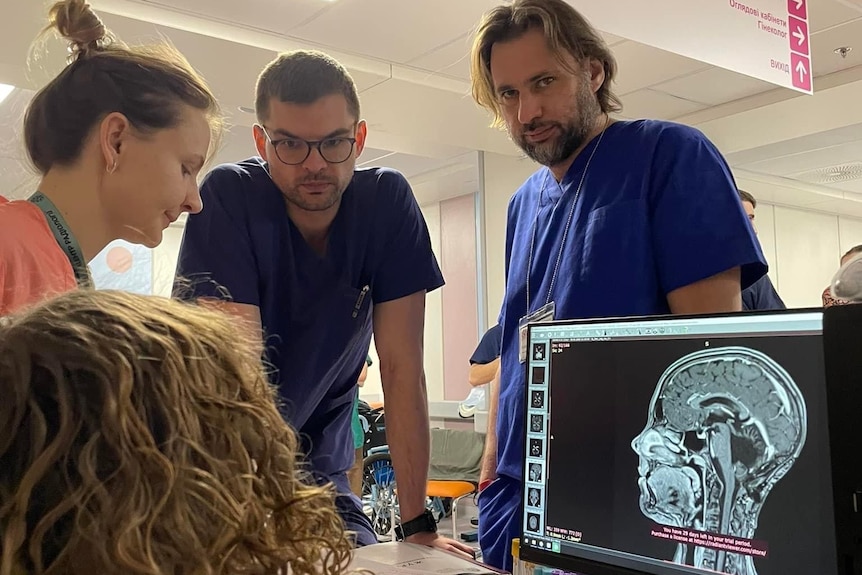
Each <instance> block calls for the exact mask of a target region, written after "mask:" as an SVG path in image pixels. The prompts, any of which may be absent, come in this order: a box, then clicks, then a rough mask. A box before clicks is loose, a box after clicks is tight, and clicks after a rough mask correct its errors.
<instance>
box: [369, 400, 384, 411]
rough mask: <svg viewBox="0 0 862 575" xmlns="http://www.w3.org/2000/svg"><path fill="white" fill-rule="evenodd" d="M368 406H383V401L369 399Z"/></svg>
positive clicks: (373, 407) (375, 407)
mask: <svg viewBox="0 0 862 575" xmlns="http://www.w3.org/2000/svg"><path fill="white" fill-rule="evenodd" d="M368 407H370V408H371V409H378V408H380V407H383V402H382V401H369V402H368Z"/></svg>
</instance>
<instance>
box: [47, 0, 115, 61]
mask: <svg viewBox="0 0 862 575" xmlns="http://www.w3.org/2000/svg"><path fill="white" fill-rule="evenodd" d="M48 21H49V24H48V27H49V28H55V29H56V30H57V32H59V33H60V35H61V36H63V38H66V39H67V40H69V43H70V46H69V47H70V50H71V51H72V54H73V56H74V55H78V56H81V55H83V54H86V53H87V52H89V51H90V50H97V49H99V48H100V47H101V44H102V43H103V42H104V41H105V40H107V39H108V30H107V28H105V25H104V24H103V23H102V20H101V19H100V18H99V17H98V16H97V15H96V13H95V12H93V9H92V8H90V5H89V4H87V3H86V2H85V1H84V0H60V1H59V2H55V3H54V5H53V6H51V9H50V10H49V11H48Z"/></svg>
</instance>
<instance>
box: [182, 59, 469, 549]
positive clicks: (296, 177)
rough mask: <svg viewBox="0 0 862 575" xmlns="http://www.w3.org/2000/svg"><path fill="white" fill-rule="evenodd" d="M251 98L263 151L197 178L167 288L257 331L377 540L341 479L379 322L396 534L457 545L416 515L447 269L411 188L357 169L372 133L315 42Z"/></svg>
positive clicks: (316, 446)
mask: <svg viewBox="0 0 862 575" xmlns="http://www.w3.org/2000/svg"><path fill="white" fill-rule="evenodd" d="M255 109H256V114H257V121H258V123H257V125H256V126H255V127H254V140H255V144H256V146H257V151H258V154H259V156H260V157H255V158H251V159H249V160H245V161H243V162H239V163H237V164H226V165H222V166H219V167H217V168H215V169H214V170H213V171H212V172H211V173H210V174H208V175H207V177H206V179H205V180H204V182H203V185H202V188H201V196H202V198H203V200H204V203H205V205H206V209H205V210H203V211H202V212H201V213H200V215H199V216H198V215H196V216H195V217H193V218H190V219H189V221H188V224H187V225H186V229H185V235H184V237H183V244H182V248H181V250H180V257H179V263H178V268H177V277H178V280H177V289H176V291H177V292H179V293H180V294H181V295H186V296H191V297H194V298H198V299H200V300H203V301H208V302H213V303H216V305H219V306H220V307H222V308H224V309H225V310H227V311H229V312H231V313H234V314H236V315H237V316H238V317H240V318H242V319H244V320H245V322H246V324H247V325H249V326H250V327H251V328H252V330H253V334H254V337H260V335H261V334H262V335H263V337H264V341H265V342H266V349H265V357H266V359H267V361H268V362H269V363H271V364H272V366H273V367H274V370H273V373H272V380H273V383H274V384H275V385H276V386H277V387H278V389H279V395H280V400H281V408H282V411H283V413H284V416H285V418H286V419H287V420H288V421H289V422H290V423H291V424H293V426H294V427H295V428H296V429H297V431H298V432H299V434H300V437H301V440H302V442H303V448H304V451H305V452H306V453H307V454H308V457H309V460H310V464H311V465H310V468H311V471H312V472H313V473H314V476H315V478H316V479H317V481H319V482H320V483H326V482H332V483H334V485H335V487H336V489H337V491H338V493H339V496H338V498H337V504H338V507H339V511H340V512H341V515H342V517H343V518H344V520H345V525H346V528H347V529H348V530H349V531H353V532H355V533H356V542H357V544H358V545H366V544H370V543H374V542H376V538H375V537H374V535H373V532H372V529H371V525H370V523H369V521H368V519H367V518H366V517H365V516H364V515H363V513H362V508H361V504H360V501H359V500H358V498H357V497H356V496H355V495H353V494H352V493H351V490H350V486H349V484H348V481H347V476H346V472H347V470H348V469H350V467H351V465H352V464H353V458H354V450H353V435H352V429H351V410H352V406H353V402H354V399H355V396H356V380H357V378H358V376H359V373H360V371H361V369H362V365H363V362H364V361H365V359H366V352H367V351H368V347H369V343H370V340H371V335H372V331H373V333H374V338H375V346H376V348H377V352H378V355H379V357H380V375H381V380H382V384H383V391H384V395H385V400H386V424H387V436H388V439H389V445H390V450H391V453H392V461H393V464H394V467H395V472H396V476H397V478H398V498H399V503H400V507H401V513H400V517H401V520H402V523H401V525H400V526H399V530H397V533H398V534H399V535H400V536H401V537H403V538H405V539H406V540H408V541H411V542H414V543H423V544H426V545H431V546H435V547H441V548H444V549H449V550H453V551H461V552H465V553H467V552H469V547H467V546H465V545H462V544H460V543H457V542H455V541H453V540H451V539H446V538H443V537H439V536H438V535H437V533H436V525H435V523H434V520H433V516H431V515H430V514H429V513H426V511H425V492H426V481H427V474H428V462H429V451H430V439H429V422H428V408H427V399H426V392H425V376H424V372H423V343H422V339H423V331H424V319H425V294H426V292H428V291H430V290H434V289H437V288H439V287H440V286H442V285H443V277H442V275H441V273H440V269H439V267H438V265H437V261H436V259H435V257H434V254H433V252H432V251H431V241H430V238H429V235H428V229H427V226H426V224H425V221H424V219H423V217H422V213H421V212H420V210H419V206H418V204H417V203H416V200H415V198H414V196H413V193H412V191H411V189H410V186H409V184H408V183H407V181H406V180H405V179H404V177H403V176H402V175H401V174H399V173H398V172H396V171H393V170H389V169H385V168H367V169H360V170H357V169H356V158H357V157H358V156H359V155H360V154H361V153H362V149H363V147H364V145H365V138H366V125H365V122H364V121H362V120H360V111H359V98H358V96H357V92H356V86H355V85H354V83H353V80H352V78H351V77H350V75H349V74H348V73H347V70H345V69H344V67H343V66H341V65H340V64H339V63H338V62H336V61H335V60H333V59H332V58H330V57H329V56H326V55H325V54H322V53H319V52H306V51H298V52H291V53H288V54H283V55H281V56H279V57H278V58H277V59H276V60H275V61H273V62H272V63H270V64H269V65H268V66H267V67H266V68H265V69H264V71H263V72H262V73H261V75H260V78H259V79H258V83H257V97H256V101H255ZM189 292H190V293H189ZM228 375H229V374H226V376H228Z"/></svg>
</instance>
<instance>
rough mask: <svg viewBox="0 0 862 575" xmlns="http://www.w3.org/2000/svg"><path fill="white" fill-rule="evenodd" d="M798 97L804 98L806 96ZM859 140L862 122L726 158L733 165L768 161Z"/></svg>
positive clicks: (752, 149)
mask: <svg viewBox="0 0 862 575" xmlns="http://www.w3.org/2000/svg"><path fill="white" fill-rule="evenodd" d="M800 97H803V98H805V97H807V96H800ZM859 140H862V124H853V125H850V126H844V127H842V128H836V129H834V130H825V131H823V132H817V133H815V134H811V135H808V136H801V137H798V138H792V139H790V140H784V141H782V142H777V143H775V144H770V145H767V146H760V147H758V148H751V149H748V150H743V151H741V152H734V153H731V154H728V156H727V159H728V161H729V162H730V164H731V165H733V166H742V165H750V164H754V163H755V162H765V161H770V160H774V159H775V158H781V157H784V156H789V155H791V154H804V153H806V152H809V151H811V150H819V149H821V148H831V147H835V146H840V145H842V144H851V143H854V142H857V141H859Z"/></svg>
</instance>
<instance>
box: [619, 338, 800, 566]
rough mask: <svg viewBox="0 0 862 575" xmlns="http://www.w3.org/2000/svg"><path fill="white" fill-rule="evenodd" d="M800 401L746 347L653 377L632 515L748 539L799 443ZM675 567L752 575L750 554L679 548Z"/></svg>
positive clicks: (703, 356) (693, 358) (779, 374)
mask: <svg viewBox="0 0 862 575" xmlns="http://www.w3.org/2000/svg"><path fill="white" fill-rule="evenodd" d="M807 424H808V417H807V410H806V406H805V401H804V399H803V397H802V394H801V392H800V391H799V388H798V387H797V385H796V383H795V382H794V381H793V379H792V378H791V377H790V375H789V374H788V373H787V372H786V371H785V370H784V368H782V367H781V366H780V365H779V364H778V363H776V362H775V361H774V360H773V359H772V358H770V357H768V356H766V355H764V354H763V353H761V352H759V351H756V350H753V349H749V348H744V347H723V348H712V349H705V350H702V351H698V352H694V353H691V354H689V355H686V356H685V357H683V358H681V359H679V360H678V361H676V362H675V363H674V364H673V365H671V366H670V367H669V368H668V369H667V370H666V371H665V372H664V374H663V375H662V376H661V377H660V378H659V381H658V385H657V386H656V390H655V393H654V394H653V396H652V401H651V403H650V406H649V411H648V415H647V424H646V427H645V429H644V430H643V431H642V432H641V433H640V435H638V436H637V437H635V438H634V439H633V440H632V443H631V445H632V448H633V449H634V451H635V452H636V453H637V454H638V457H639V465H638V474H639V480H638V486H639V489H640V509H641V512H642V513H643V514H644V515H645V516H646V517H648V518H649V519H651V520H653V521H655V522H656V523H659V524H661V525H665V526H670V527H678V528H684V529H693V530H699V531H702V532H706V533H716V534H721V535H723V536H732V537H736V538H741V539H755V532H756V530H757V524H758V517H759V514H760V511H761V509H762V508H763V506H764V505H768V502H767V497H768V496H769V493H770V491H771V489H772V488H773V486H775V484H776V483H778V482H779V481H780V480H781V478H782V477H784V476H785V475H786V474H787V472H788V471H789V470H790V469H791V467H792V466H793V464H794V462H795V461H796V460H797V458H798V457H799V454H800V452H801V451H802V447H803V445H804V444H805V437H806V430H807ZM668 559H672V560H673V561H674V562H675V563H678V564H682V565H692V566H694V567H697V568H700V569H707V570H710V571H715V572H718V573H727V574H732V575H757V570H756V568H755V565H754V560H753V558H752V556H751V555H747V554H742V553H734V552H732V551H727V550H722V549H715V548H707V547H701V546H695V545H692V544H684V543H677V547H676V551H675V554H674V556H673V557H672V558H670V557H668Z"/></svg>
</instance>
